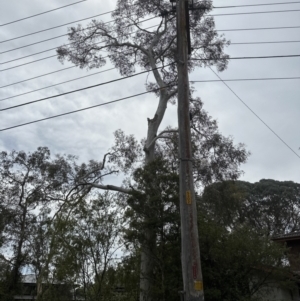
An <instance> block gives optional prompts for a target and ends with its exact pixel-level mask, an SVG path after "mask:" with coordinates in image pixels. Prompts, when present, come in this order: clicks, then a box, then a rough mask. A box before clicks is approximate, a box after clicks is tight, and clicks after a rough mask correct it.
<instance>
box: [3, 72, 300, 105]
mask: <svg viewBox="0 0 300 301" xmlns="http://www.w3.org/2000/svg"><path fill="white" fill-rule="evenodd" d="M115 69H116V68H110V69H106V70H102V71H99V72H95V73H92V74H88V75H85V76H80V77H76V78H73V79H70V80H67V81H63V82H60V83H57V84H54V85H50V86H47V87H43V88H40V89H35V90H31V91H28V92H25V93H21V94H17V95H13V96H10V97H6V98H2V99H0V101H4V100H7V99H12V98H16V97H20V96H23V95H27V94H31V93H34V92H38V91H41V90H45V89H48V88H52V87H55V86H59V85H63V84H66V83H70V82H73V81H76V80H79V79H83V78H86V77H91V76H95V75H97V74H100V73H104V72H108V71H111V70H115ZM296 79H300V77H267V78H263V77H262V78H237V79H224V81H226V82H227V81H228V82H239V81H271V80H296ZM190 82H191V83H211V82H220V80H200V81H199V80H196V81H194V80H191V81H190ZM0 88H1V87H0Z"/></svg>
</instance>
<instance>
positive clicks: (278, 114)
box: [0, 0, 300, 182]
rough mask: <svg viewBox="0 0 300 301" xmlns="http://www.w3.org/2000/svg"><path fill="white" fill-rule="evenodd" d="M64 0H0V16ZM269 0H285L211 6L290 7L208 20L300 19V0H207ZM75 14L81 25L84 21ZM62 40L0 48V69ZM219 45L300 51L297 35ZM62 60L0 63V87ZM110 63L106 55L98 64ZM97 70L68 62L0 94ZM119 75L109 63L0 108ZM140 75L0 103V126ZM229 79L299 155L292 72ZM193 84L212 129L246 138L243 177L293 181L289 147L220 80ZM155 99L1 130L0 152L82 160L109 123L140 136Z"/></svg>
mask: <svg viewBox="0 0 300 301" xmlns="http://www.w3.org/2000/svg"><path fill="white" fill-rule="evenodd" d="M72 2H76V1H75V0H73V1H70V0H52V1H38V0H22V1H20V0H10V1H7V0H0V3H1V11H0V23H1V24H5V23H7V22H10V21H14V20H17V19H20V18H24V17H27V16H31V15H34V14H37V13H40V12H44V11H47V10H50V9H55V8H57V7H60V6H63V5H67V4H70V3H72ZM115 2H116V1H104V0H88V1H86V2H83V3H79V4H77V5H74V6H70V7H66V8H64V9H60V10H57V11H53V12H50V13H48V14H43V15H40V16H37V17H34V18H30V19H27V20H23V21H20V22H17V23H13V24H9V25H6V26H0V41H4V40H7V39H12V38H15V37H18V36H21V35H25V34H28V33H31V32H35V31H38V30H42V29H46V28H49V27H53V26H57V25H61V24H64V23H68V22H72V21H76V20H79V19H83V18H88V17H92V16H94V15H97V14H101V13H103V12H107V11H110V10H113V9H114V8H115V7H114V5H115ZM276 2H277V3H279V2H280V3H282V2H284V3H285V4H284V5H269V6H258V7H244V8H242V7H240V8H222V9H221V8H219V9H217V8H216V9H214V10H213V12H212V14H226V13H236V12H255V11H257V12H261V11H279V10H295V11H293V12H282V13H268V14H249V15H234V16H232V15H230V16H216V17H215V20H216V27H217V29H218V30H220V31H221V30H224V29H241V28H265V27H287V26H300V21H299V20H300V11H297V10H300V2H299V3H296V4H288V1H286V0H285V1H283V0H281V1H280V0H277V1H275V0H251V1H250V0H243V1H241V0H215V1H214V6H215V7H218V6H230V5H246V4H262V3H264V4H266V3H276ZM99 18H101V19H102V20H104V21H108V20H110V15H104V16H101V17H99ZM152 22H153V21H152ZM81 23H83V24H86V22H81ZM75 24H76V23H75ZM151 24H153V23H151ZM154 24H155V23H154ZM146 25H147V24H145V26H146ZM69 26H70V25H69ZM148 26H149V25H148ZM67 27H68V26H64V27H60V28H57V29H53V30H49V31H45V32H43V33H39V34H35V35H31V36H27V37H24V38H20V39H16V40H12V41H8V42H4V43H0V52H5V51H7V50H10V49H13V48H18V47H22V46H25V45H27V44H31V43H35V42H38V41H41V40H45V39H49V38H52V37H55V36H58V35H63V34H65V33H66V32H67ZM224 34H225V36H226V38H228V39H229V40H231V42H232V43H241V42H267V41H300V28H296V29H280V30H256V31H226V32H224ZM67 42H68V41H67V38H66V37H61V38H57V39H54V40H50V41H48V42H43V43H39V44H36V45H33V46H30V47H24V48H21V49H18V50H14V51H10V52H7V53H2V54H1V59H0V60H1V70H3V69H6V68H10V67H13V66H16V65H20V64H24V63H27V62H30V61H32V60H37V59H40V58H44V57H46V56H50V55H54V54H55V51H54V50H53V51H49V52H45V53H43V54H39V55H34V56H30V57H28V58H25V59H21V60H17V61H14V62H11V63H5V64H4V63H3V62H6V61H9V60H13V59H17V58H19V57H23V56H26V55H31V54H33V53H36V52H39V51H43V50H46V49H49V48H55V47H57V46H60V45H62V44H63V43H67ZM226 51H227V53H228V54H229V55H230V56H232V57H240V56H274V55H290V54H300V43H299V42H294V43H276V44H275V43H274V44H253V45H249V44H248V45H234V44H232V45H231V46H229V47H228V48H227V50H226ZM68 66H71V64H68V63H66V64H65V65H61V64H60V62H58V61H57V59H56V58H50V59H47V60H43V61H40V62H36V63H33V64H28V65H24V66H20V67H18V68H14V69H11V70H6V71H2V72H1V75H0V86H1V87H2V86H5V85H9V84H11V83H15V82H18V81H22V80H26V79H29V78H32V77H36V76H39V75H42V74H44V73H49V72H53V71H56V70H59V69H62V68H66V67H68ZM110 67H111V66H110V65H109V64H107V65H106V66H105V67H103V68H102V70H105V69H108V68H110ZM97 71H99V70H91V71H88V70H80V69H78V68H72V69H69V70H65V71H62V72H57V73H54V74H51V75H48V76H43V77H40V78H37V79H33V80H30V81H26V82H24V83H20V84H16V85H13V86H9V87H5V88H0V99H3V98H6V97H11V96H14V95H17V94H20V93H24V92H28V91H31V90H35V89H40V88H43V87H46V86H49V85H53V84H56V83H59V82H63V81H67V80H70V79H74V78H76V77H79V76H84V75H88V74H92V73H94V72H97ZM219 75H220V76H221V77H222V78H223V79H238V78H267V77H299V76H300V58H299V57H295V58H277V59H257V60H232V61H230V63H229V68H228V70H226V71H225V72H222V73H220V74H219ZM118 77H120V75H119V74H118V72H117V71H116V70H113V71H109V72H105V73H102V74H98V75H95V76H91V77H88V78H85V79H81V80H78V81H73V82H70V83H67V84H63V85H58V86H56V87H53V88H48V89H44V90H41V91H39V92H35V93H30V94H27V95H24V96H21V97H17V98H13V99H9V100H4V101H0V108H5V107H7V106H10V105H15V104H20V103H23V102H27V101H32V100H35V99H39V98H42V97H47V96H51V95H55V94H59V93H63V92H67V91H70V90H74V89H78V88H82V87H85V86H89V85H94V84H97V83H100V82H104V81H108V80H112V79H115V78H118ZM210 79H212V80H215V79H217V77H216V76H215V75H214V74H213V73H212V71H211V70H209V69H197V70H196V71H195V72H194V73H193V74H191V75H190V80H210ZM145 81H146V75H142V76H139V77H135V78H131V79H126V80H124V81H122V82H117V83H113V84H110V85H105V86H102V87H99V88H94V89H89V90H85V91H83V92H78V93H75V94H71V95H67V96H64V97H59V98H55V99H51V100H48V101H44V102H42V103H37V104H33V105H30V106H26V107H21V108H18V109H14V110H10V111H3V112H0V129H3V128H6V127H10V126H13V125H17V124H20V123H24V122H29V121H33V120H36V119H40V118H44V117H48V116H51V115H56V114H60V113H64V112H67V111H72V110H76V109H79V108H83V107H87V106H90V105H94V104H99V103H102V102H106V101H111V100H114V99H117V98H120V97H125V96H129V95H132V94H137V93H140V92H144V91H145V86H144V83H145ZM228 85H229V86H230V87H231V88H232V89H233V90H234V91H235V93H236V94H237V95H238V96H239V97H240V98H241V99H242V100H243V101H244V102H245V103H246V104H247V105H248V106H249V107H251V109H252V110H253V111H254V112H255V113H256V114H257V115H259V116H260V118H261V119H262V120H263V121H264V122H266V123H267V124H268V125H269V126H270V127H271V128H272V129H273V130H274V131H275V132H276V133H277V134H278V135H279V136H280V137H281V138H282V139H283V140H284V141H285V142H286V143H287V144H288V145H289V146H290V147H291V148H292V149H293V150H294V151H295V152H296V153H297V154H298V155H299V156H300V150H299V147H300V131H299V122H300V104H299V95H300V84H299V79H297V80H278V81H245V82H228ZM194 86H195V88H196V90H197V91H196V95H197V96H200V97H201V98H202V100H203V102H204V107H205V109H206V110H207V111H208V112H209V114H210V115H211V116H212V117H214V118H215V119H217V120H218V123H219V128H220V131H221V132H222V133H223V134H224V135H225V136H232V137H233V138H234V141H235V142H236V143H238V142H242V143H245V144H246V147H247V149H248V150H249V151H251V153H252V154H251V156H250V158H249V160H248V162H247V164H245V165H244V166H242V169H243V170H244V171H245V174H244V176H243V177H242V179H243V180H246V181H250V182H255V181H259V180H260V179H263V178H271V179H276V180H281V181H283V180H291V181H295V182H300V158H299V157H297V156H296V155H295V154H294V153H292V151H291V150H289V149H288V148H287V147H286V146H285V145H284V144H283V143H282V142H281V141H280V140H279V139H278V138H277V137H276V136H275V135H274V134H273V133H272V132H271V131H270V130H269V129H268V128H267V127H266V126H265V125H264V124H262V122H261V121H260V120H259V119H258V118H257V117H256V116H255V115H254V114H253V113H252V112H250V111H249V109H247V108H246V107H245V106H244V105H243V104H242V103H241V101H240V100H239V99H238V98H237V97H236V96H235V95H234V94H233V93H232V92H231V91H230V90H229V89H228V88H227V87H226V86H225V85H224V84H223V83H222V82H214V83H196V84H195V85H194ZM156 105H157V99H155V98H154V97H153V95H145V96H140V97H138V98H133V99H129V100H126V101H123V102H120V103H115V104H111V105H108V106H104V107H99V108H96V109H92V110H88V111H84V112H80V113H77V114H73V115H69V116H65V117H60V118H56V119H52V120H48V121H43V122H40V123H36V124H32V125H27V126H24V127H20V128H16V129H12V130H9V131H4V132H0V151H2V150H6V151H10V150H12V149H15V150H24V151H33V150H35V149H36V148H37V147H38V146H48V147H49V148H50V149H51V151H52V153H66V154H74V155H77V156H79V158H80V161H87V160H90V159H95V160H101V158H102V155H103V154H104V153H105V152H106V151H107V149H108V148H109V147H110V146H111V145H112V143H113V132H114V131H115V130H117V129H119V128H121V129H122V130H124V131H125V133H127V134H135V135H136V137H137V138H138V139H141V138H143V137H145V134H146V130H147V117H151V118H152V117H153V114H154V112H155V108H156ZM167 125H172V126H176V125H177V109H176V106H172V105H169V107H168V110H167V114H166V116H165V118H164V121H163V124H162V125H161V129H163V128H164V127H165V126H167Z"/></svg>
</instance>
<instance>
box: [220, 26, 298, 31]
mask: <svg viewBox="0 0 300 301" xmlns="http://www.w3.org/2000/svg"><path fill="white" fill-rule="evenodd" d="M296 28H300V26H280V27H257V28H233V29H217V31H244V30H250V31H251V30H278V29H296Z"/></svg>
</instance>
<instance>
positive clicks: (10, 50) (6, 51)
mask: <svg viewBox="0 0 300 301" xmlns="http://www.w3.org/2000/svg"><path fill="white" fill-rule="evenodd" d="M155 18H158V17H151V18H148V19H145V20H142V21H140V22H136V24H139V23H143V22H146V21H150V20H152V19H155ZM111 22H113V21H108V22H105V23H104V24H108V23H111ZM93 27H94V26H93ZM89 28H91V27H89ZM86 29H88V28H85V29H83V30H86ZM68 35H69V34H68V33H66V34H63V35H60V36H56V37H52V38H49V39H46V40H42V41H38V42H35V43H31V44H27V45H23V46H20V47H17V48H12V49H9V50H5V51H2V52H0V54H4V53H8V52H12V51H15V50H18V49H22V48H26V47H29V46H33V45H36V44H40V43H44V42H48V41H51V40H54V39H57V38H60V37H65V36H68ZM71 44H72V43H69V44H67V45H71Z"/></svg>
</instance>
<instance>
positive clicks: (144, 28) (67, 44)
mask: <svg viewBox="0 0 300 301" xmlns="http://www.w3.org/2000/svg"><path fill="white" fill-rule="evenodd" d="M154 18H156V17H152V18H149V19H145V20H143V21H140V22H137V23H136V24H139V23H144V22H147V21H150V20H152V19H154ZM105 24H106V23H105ZM158 25H159V24H157V25H153V26H150V27H146V28H144V29H149V28H153V27H156V26H158ZM136 32H137V31H135V32H131V33H130V34H134V33H136ZM51 39H52V38H51ZM101 43H104V41H100V42H97V43H95V44H94V45H99V44H101ZM33 44H35V43H33ZM31 45H32V44H30V45H27V46H31ZM69 45H72V43H69V44H66V45H65V46H69ZM27 46H22V47H21V48H23V47H27ZM16 49H18V48H15V49H12V50H16ZM55 49H57V47H54V48H50V49H46V50H43V51H39V52H36V53H33V54H30V55H26V56H23V57H20V58H17V59H13V60H10V61H6V62H2V63H0V65H3V64H7V63H11V62H14V61H18V60H21V59H24V58H27V57H30V56H33V55H37V54H41V53H45V52H48V51H51V50H55ZM12 50H8V51H7V52H10V51H12ZM5 52H6V51H4V52H1V53H0V54H2V53H5ZM55 56H56V55H55ZM51 57H54V55H52V56H48V57H46V58H51ZM46 58H44V59H46ZM33 62H34V61H33ZM13 68H15V67H13ZM0 71H1V70H0Z"/></svg>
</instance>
